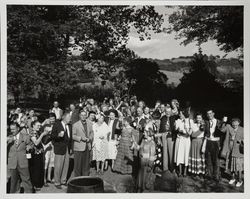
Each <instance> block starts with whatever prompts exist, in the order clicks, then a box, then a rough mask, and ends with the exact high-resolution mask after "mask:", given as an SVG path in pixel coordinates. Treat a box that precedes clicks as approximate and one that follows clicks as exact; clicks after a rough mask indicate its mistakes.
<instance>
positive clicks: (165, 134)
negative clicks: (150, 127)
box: [159, 108, 177, 171]
mask: <svg viewBox="0 0 250 199" xmlns="http://www.w3.org/2000/svg"><path fill="white" fill-rule="evenodd" d="M175 120H176V116H171V108H166V109H165V114H163V116H162V117H161V119H160V129H159V133H160V134H161V136H162V147H163V171H168V170H170V171H173V170H174V144H175V140H176V136H177V134H176V131H175V128H174V125H175Z"/></svg>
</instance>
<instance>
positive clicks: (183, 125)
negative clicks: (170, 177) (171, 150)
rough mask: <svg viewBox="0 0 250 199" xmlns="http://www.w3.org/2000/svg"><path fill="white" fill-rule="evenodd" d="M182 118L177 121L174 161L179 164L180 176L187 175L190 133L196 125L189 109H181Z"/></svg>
mask: <svg viewBox="0 0 250 199" xmlns="http://www.w3.org/2000/svg"><path fill="white" fill-rule="evenodd" d="M179 116H180V118H179V119H178V120H176V122H175V129H176V131H177V138H176V143H175V154H174V161H175V163H176V166H179V173H178V174H179V176H182V175H183V176H184V177H186V175H187V166H188V158H189V152H190V145H191V140H190V135H191V134H192V131H193V130H192V129H193V127H194V121H193V120H192V119H190V118H189V114H188V111H183V110H181V111H180V113H179ZM182 165H184V172H182Z"/></svg>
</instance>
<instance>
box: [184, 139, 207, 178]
mask: <svg viewBox="0 0 250 199" xmlns="http://www.w3.org/2000/svg"><path fill="white" fill-rule="evenodd" d="M202 143H203V139H202V138H195V139H192V142H191V149H190V154H189V158H188V171H189V172H190V173H193V174H205V157H204V154H202V153H201V148H202Z"/></svg>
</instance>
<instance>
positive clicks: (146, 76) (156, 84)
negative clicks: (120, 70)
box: [125, 58, 168, 105]
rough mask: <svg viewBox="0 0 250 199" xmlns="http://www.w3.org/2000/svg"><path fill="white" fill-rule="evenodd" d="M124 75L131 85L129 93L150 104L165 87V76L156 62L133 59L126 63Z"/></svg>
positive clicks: (163, 92)
mask: <svg viewBox="0 0 250 199" xmlns="http://www.w3.org/2000/svg"><path fill="white" fill-rule="evenodd" d="M125 75H126V77H127V79H128V81H129V83H130V85H131V94H136V95H137V96H138V97H139V98H140V99H143V100H147V104H150V105H152V104H153V103H154V102H155V100H157V99H159V98H161V96H162V95H163V94H165V91H166V89H167V86H166V83H167V80H168V78H167V76H166V75H165V74H164V73H161V72H160V71H159V65H158V64H157V63H156V62H152V61H149V60H147V59H141V58H138V59H134V60H132V61H130V62H128V63H127V64H126V69H125Z"/></svg>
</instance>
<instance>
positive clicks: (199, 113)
mask: <svg viewBox="0 0 250 199" xmlns="http://www.w3.org/2000/svg"><path fill="white" fill-rule="evenodd" d="M198 115H200V116H201V117H203V114H202V112H199V111H198V112H196V115H195V116H196V117H197V116H198Z"/></svg>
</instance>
